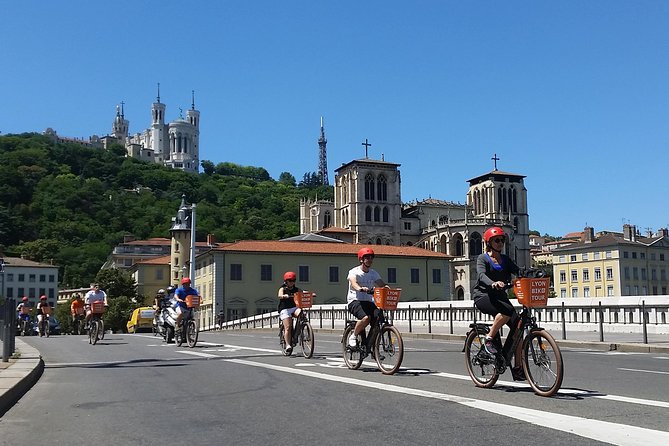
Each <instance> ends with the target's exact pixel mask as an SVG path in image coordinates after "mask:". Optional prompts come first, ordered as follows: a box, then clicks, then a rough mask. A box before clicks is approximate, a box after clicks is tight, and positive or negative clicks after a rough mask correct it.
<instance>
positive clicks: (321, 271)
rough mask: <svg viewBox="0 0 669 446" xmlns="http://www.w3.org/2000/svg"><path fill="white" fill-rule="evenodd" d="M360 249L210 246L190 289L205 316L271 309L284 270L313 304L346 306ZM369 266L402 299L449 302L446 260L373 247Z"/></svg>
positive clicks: (262, 243)
mask: <svg viewBox="0 0 669 446" xmlns="http://www.w3.org/2000/svg"><path fill="white" fill-rule="evenodd" d="M363 246H364V245H359V244H350V243H343V242H340V241H336V240H333V241H331V242H307V241H266V240H248V241H240V242H236V243H231V244H228V245H224V246H219V247H214V248H212V249H211V250H210V251H208V252H206V253H203V254H200V255H199V256H197V258H196V261H195V263H196V266H195V283H194V284H195V287H196V288H197V289H198V291H199V292H200V294H201V295H202V297H203V308H202V310H204V311H205V312H207V313H209V314H219V313H220V312H222V311H223V312H224V314H225V315H226V319H227V320H231V319H237V318H240V317H246V316H249V315H253V314H261V313H264V312H271V311H276V308H277V303H278V301H277V291H278V288H279V286H281V284H282V282H283V274H284V272H286V271H294V272H295V273H296V274H297V286H299V287H300V288H302V289H305V290H309V291H314V292H316V293H317V297H316V298H315V301H314V304H335V303H336V304H339V303H345V302H346V293H347V290H348V280H347V275H348V271H349V270H350V269H351V268H353V267H355V266H357V265H358V260H357V252H358V250H359V249H360V248H361V247H363ZM372 248H373V249H374V251H375V253H376V259H375V261H374V265H373V268H374V269H375V270H376V271H378V272H379V274H380V275H381V277H382V278H383V280H385V281H386V282H387V283H388V284H389V285H390V286H391V287H393V288H402V296H401V300H402V301H403V302H407V301H426V300H450V299H451V295H452V290H451V278H450V275H451V274H450V264H449V259H450V257H449V256H447V255H446V254H442V253H438V252H431V251H428V250H425V249H422V248H417V247H414V246H387V245H379V246H377V245H375V246H372Z"/></svg>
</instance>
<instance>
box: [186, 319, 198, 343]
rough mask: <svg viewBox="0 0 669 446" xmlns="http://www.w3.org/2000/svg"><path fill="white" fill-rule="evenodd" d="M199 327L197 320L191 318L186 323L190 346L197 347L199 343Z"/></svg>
mask: <svg viewBox="0 0 669 446" xmlns="http://www.w3.org/2000/svg"><path fill="white" fill-rule="evenodd" d="M197 337H198V329H197V324H196V323H195V321H193V320H190V321H188V323H187V324H186V343H187V344H188V346H189V347H190V348H193V347H195V345H196V344H197Z"/></svg>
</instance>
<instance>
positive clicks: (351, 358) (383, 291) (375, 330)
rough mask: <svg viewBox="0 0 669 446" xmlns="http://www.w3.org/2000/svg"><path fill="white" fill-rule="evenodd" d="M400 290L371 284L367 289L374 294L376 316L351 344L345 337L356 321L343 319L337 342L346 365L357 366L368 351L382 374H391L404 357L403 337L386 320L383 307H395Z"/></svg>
mask: <svg viewBox="0 0 669 446" xmlns="http://www.w3.org/2000/svg"><path fill="white" fill-rule="evenodd" d="M400 291H401V290H400V289H389V288H373V289H371V290H370V291H369V293H370V294H373V295H374V303H375V305H376V306H377V308H379V316H378V317H377V318H376V319H375V320H373V321H372V322H371V323H370V325H369V326H370V328H369V333H367V330H365V331H363V332H362V333H360V334H359V335H358V336H357V337H356V341H357V342H356V346H355V347H351V346H350V345H349V344H348V338H349V336H350V335H351V334H352V333H353V331H354V330H355V325H356V324H357V323H358V321H357V320H346V325H345V326H344V333H343V335H342V339H341V343H342V351H343V354H344V362H345V363H346V366H347V367H348V368H349V369H351V370H357V369H359V368H360V366H361V365H362V361H363V360H364V359H365V357H367V355H369V354H370V353H372V355H373V356H374V359H375V360H376V365H377V367H378V369H379V370H380V371H381V373H383V374H384V375H392V374H394V373H395V372H397V370H399V368H400V366H401V365H402V359H404V341H403V340H402V335H401V334H400V331H399V330H398V329H397V328H396V327H395V326H393V324H392V322H390V321H389V320H388V318H387V316H386V313H385V311H384V310H394V309H396V308H397V303H398V302H399V297H400ZM368 341H369V342H368Z"/></svg>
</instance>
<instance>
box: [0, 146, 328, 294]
mask: <svg viewBox="0 0 669 446" xmlns="http://www.w3.org/2000/svg"><path fill="white" fill-rule="evenodd" d="M201 165H202V171H203V172H202V173H200V174H194V173H186V172H182V171H179V170H174V169H170V168H166V167H163V166H159V165H157V164H150V163H145V162H141V161H138V160H135V159H133V158H126V157H125V149H124V148H123V147H122V146H120V145H117V146H113V147H111V148H110V149H109V150H101V149H93V148H87V147H83V146H81V145H79V144H77V143H54V142H53V141H52V140H50V139H49V138H47V137H46V136H43V135H39V134H35V133H29V134H21V135H4V136H0V175H1V177H2V178H3V181H2V183H0V245H1V246H0V251H2V252H3V253H4V255H7V256H17V257H18V256H20V255H24V256H25V257H26V258H28V259H31V260H35V261H38V262H46V263H49V262H51V261H52V260H53V262H54V264H56V265H59V266H60V274H59V276H60V277H59V281H60V287H61V288H76V287H80V286H83V285H85V284H88V283H90V282H91V281H93V280H94V279H95V277H96V274H97V273H98V271H99V269H100V266H101V265H102V264H103V263H104V262H105V260H106V259H107V257H108V255H109V254H110V253H111V251H112V249H113V247H114V246H115V245H117V244H118V243H120V242H121V241H122V240H123V236H124V235H126V234H132V235H134V236H135V237H137V238H139V239H144V238H149V237H168V236H169V228H170V223H171V218H172V217H173V216H174V215H175V214H176V211H177V209H178V207H179V204H180V203H181V197H182V195H185V197H186V201H187V202H189V203H193V202H194V203H197V206H198V207H197V210H198V221H197V239H198V240H205V239H206V235H207V234H213V235H214V236H215V238H216V240H217V241H221V242H232V241H235V240H242V239H280V238H285V237H290V236H294V235H297V234H299V226H298V225H299V202H300V199H302V198H307V197H309V198H315V197H318V198H323V199H332V196H333V190H332V187H330V186H323V185H322V183H321V181H320V178H319V177H318V175H316V174H315V173H311V172H309V173H305V174H303V177H302V178H303V179H302V181H300V182H299V184H298V183H297V181H296V179H295V176H294V175H293V174H292V173H290V172H283V173H281V175H280V177H279V179H278V180H274V179H272V178H271V177H270V175H269V173H268V172H267V170H265V169H264V168H262V167H249V166H239V165H236V164H233V163H228V162H223V163H219V164H214V163H213V162H211V161H207V160H204V161H202V163H201Z"/></svg>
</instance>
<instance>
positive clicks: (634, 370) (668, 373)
mask: <svg viewBox="0 0 669 446" xmlns="http://www.w3.org/2000/svg"><path fill="white" fill-rule="evenodd" d="M618 370H625V371H627V372H642V373H657V374H658V375H669V372H661V371H659V370H643V369H626V368H623V367H618Z"/></svg>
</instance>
